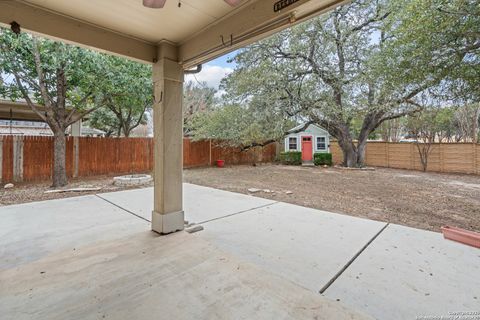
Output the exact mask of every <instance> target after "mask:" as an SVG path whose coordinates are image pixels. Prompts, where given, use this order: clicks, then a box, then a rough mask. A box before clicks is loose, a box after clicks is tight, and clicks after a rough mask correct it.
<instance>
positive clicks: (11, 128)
mask: <svg viewBox="0 0 480 320" xmlns="http://www.w3.org/2000/svg"><path fill="white" fill-rule="evenodd" d="M9 122H10V121H6V120H0V135H10V134H12V135H23V136H53V132H52V130H50V128H49V127H48V125H47V124H46V123H44V122H32V121H20V120H14V121H12V125H10V123H9ZM69 131H70V130H69ZM69 131H68V132H69ZM104 135H105V132H104V131H102V130H98V129H93V128H89V127H85V126H82V136H104Z"/></svg>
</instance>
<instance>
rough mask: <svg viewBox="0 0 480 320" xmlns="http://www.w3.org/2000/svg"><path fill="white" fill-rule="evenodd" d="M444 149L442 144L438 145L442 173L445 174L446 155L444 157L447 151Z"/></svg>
mask: <svg viewBox="0 0 480 320" xmlns="http://www.w3.org/2000/svg"><path fill="white" fill-rule="evenodd" d="M443 149H444V148H443V147H442V143H441V142H440V143H439V144H438V154H439V157H440V172H445V163H444V162H445V155H444V152H445V150H443Z"/></svg>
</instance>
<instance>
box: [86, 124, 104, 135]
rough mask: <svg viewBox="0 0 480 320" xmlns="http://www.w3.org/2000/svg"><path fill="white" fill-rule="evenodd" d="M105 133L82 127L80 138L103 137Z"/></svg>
mask: <svg viewBox="0 0 480 320" xmlns="http://www.w3.org/2000/svg"><path fill="white" fill-rule="evenodd" d="M103 135H105V131H103V130H99V129H95V128H90V127H84V126H82V136H103Z"/></svg>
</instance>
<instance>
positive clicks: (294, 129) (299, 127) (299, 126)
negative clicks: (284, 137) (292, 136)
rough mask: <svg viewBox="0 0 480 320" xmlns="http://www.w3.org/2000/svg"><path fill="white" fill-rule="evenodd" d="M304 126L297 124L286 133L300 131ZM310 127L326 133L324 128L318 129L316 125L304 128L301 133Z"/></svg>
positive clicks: (303, 124)
mask: <svg viewBox="0 0 480 320" xmlns="http://www.w3.org/2000/svg"><path fill="white" fill-rule="evenodd" d="M304 126H305V123H302V124H299V125H298V126H296V127H293V128H292V129H290V130H288V132H289V133H290V132H294V131H298V130H300V129H302V128H303V127H304ZM310 127H315V128H317V129H319V130H323V131H326V132H327V130H325V129H324V128H322V127H320V126H317V125H316V124H310V125H309V126H308V127H306V128H305V129H304V130H302V131H305V130H307V129H308V128H310ZM300 132H301V131H300Z"/></svg>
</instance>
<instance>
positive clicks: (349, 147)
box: [338, 137, 358, 168]
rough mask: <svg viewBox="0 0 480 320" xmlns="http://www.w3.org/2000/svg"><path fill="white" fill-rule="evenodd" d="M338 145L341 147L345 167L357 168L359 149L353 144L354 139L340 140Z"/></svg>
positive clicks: (345, 138)
mask: <svg viewBox="0 0 480 320" xmlns="http://www.w3.org/2000/svg"><path fill="white" fill-rule="evenodd" d="M338 144H339V145H340V148H341V149H342V153H343V165H344V166H345V167H348V168H355V167H357V160H358V154H357V148H356V147H355V145H354V144H353V141H352V139H351V138H347V137H344V138H340V139H339V140H338Z"/></svg>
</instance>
